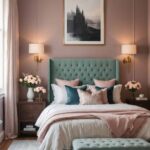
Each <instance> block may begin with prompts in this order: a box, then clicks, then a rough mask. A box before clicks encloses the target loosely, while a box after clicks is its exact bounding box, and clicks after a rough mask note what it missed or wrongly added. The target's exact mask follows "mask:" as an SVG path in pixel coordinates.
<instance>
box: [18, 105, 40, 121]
mask: <svg viewBox="0 0 150 150" xmlns="http://www.w3.org/2000/svg"><path fill="white" fill-rule="evenodd" d="M19 110H20V111H19V112H20V120H23V121H30V120H32V121H36V119H37V118H38V116H39V115H40V113H41V112H42V110H43V106H42V105H38V104H34V105H33V104H25V105H20V108H19Z"/></svg>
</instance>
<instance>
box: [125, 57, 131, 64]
mask: <svg viewBox="0 0 150 150" xmlns="http://www.w3.org/2000/svg"><path fill="white" fill-rule="evenodd" d="M131 61H132V60H131V57H130V56H127V57H125V58H124V59H123V63H124V64H128V63H131Z"/></svg>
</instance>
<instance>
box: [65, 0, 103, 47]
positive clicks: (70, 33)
mask: <svg viewBox="0 0 150 150" xmlns="http://www.w3.org/2000/svg"><path fill="white" fill-rule="evenodd" d="M64 44H68V45H90V44H95V45H99V44H104V0H64Z"/></svg>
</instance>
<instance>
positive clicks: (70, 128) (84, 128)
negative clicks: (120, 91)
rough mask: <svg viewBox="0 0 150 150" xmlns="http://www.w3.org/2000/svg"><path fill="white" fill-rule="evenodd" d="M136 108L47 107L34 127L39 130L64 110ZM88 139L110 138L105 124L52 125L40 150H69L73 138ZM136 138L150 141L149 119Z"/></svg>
mask: <svg viewBox="0 0 150 150" xmlns="http://www.w3.org/2000/svg"><path fill="white" fill-rule="evenodd" d="M136 107H138V106H133V105H128V104H111V105H109V104H106V105H55V104H54V105H49V106H48V107H47V108H46V109H45V110H44V111H43V112H42V113H41V115H40V117H39V118H38V120H37V122H36V126H38V127H39V128H40V129H41V128H42V127H43V126H44V124H45V123H46V121H47V120H48V118H49V117H50V116H53V115H54V114H55V113H58V112H61V111H62V110H65V111H67V112H69V111H70V110H72V109H74V110H77V109H81V108H82V109H83V110H86V109H87V110H88V109H89V108H90V109H91V110H95V109H101V108H103V109H106V110H107V109H111V110H113V109H114V110H115V109H116V108H117V109H118V108H119V109H120V110H126V109H128V110H132V109H133V108H136ZM89 137H91V138H92V137H93V138H95V137H103V138H107V137H112V135H111V132H110V131H109V128H108V126H107V124H106V123H105V122H104V121H102V120H100V119H78V120H67V121H60V122H56V123H54V124H53V125H52V126H51V127H50V129H49V130H48V132H47V134H46V136H45V138H44V140H43V142H42V143H41V146H40V150H63V149H69V150H70V149H71V142H72V140H73V139H75V138H89ZM137 137H139V138H144V139H147V140H150V119H148V120H147V122H146V124H144V126H143V127H142V129H139V132H138V134H137Z"/></svg>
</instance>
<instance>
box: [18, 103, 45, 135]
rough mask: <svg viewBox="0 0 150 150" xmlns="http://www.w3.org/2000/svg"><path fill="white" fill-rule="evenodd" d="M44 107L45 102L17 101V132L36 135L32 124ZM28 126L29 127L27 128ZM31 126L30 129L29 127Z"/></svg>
mask: <svg viewBox="0 0 150 150" xmlns="http://www.w3.org/2000/svg"><path fill="white" fill-rule="evenodd" d="M45 107H46V103H45V102H37V101H35V102H27V101H20V102H18V132H19V135H28V136H36V131H35V130H33V129H36V128H35V126H34V124H35V122H36V120H37V118H38V117H39V115H40V113H41V112H42V110H43V109H44V108H45ZM29 128H30V129H29ZM31 128H32V129H31Z"/></svg>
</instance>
